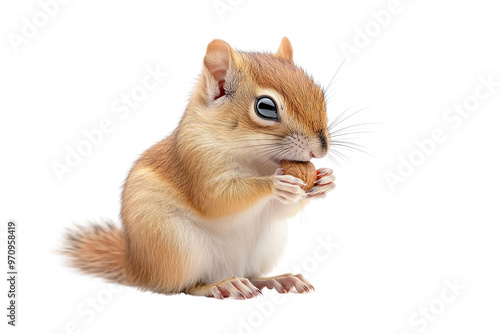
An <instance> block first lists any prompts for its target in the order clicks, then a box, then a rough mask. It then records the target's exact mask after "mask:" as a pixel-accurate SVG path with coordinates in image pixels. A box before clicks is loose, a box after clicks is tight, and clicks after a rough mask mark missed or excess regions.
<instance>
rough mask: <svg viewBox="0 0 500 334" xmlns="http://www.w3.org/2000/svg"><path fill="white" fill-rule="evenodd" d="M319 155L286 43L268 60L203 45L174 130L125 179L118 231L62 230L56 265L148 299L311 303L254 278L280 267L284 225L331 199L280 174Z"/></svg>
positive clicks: (287, 286)
mask: <svg viewBox="0 0 500 334" xmlns="http://www.w3.org/2000/svg"><path fill="white" fill-rule="evenodd" d="M329 148H330V134H329V131H328V126H327V115H326V104H325V96H324V91H323V90H322V88H321V87H320V86H319V85H317V84H316V83H315V82H314V81H313V79H312V78H311V77H310V76H309V75H308V74H306V72H305V71H304V70H302V69H301V68H300V67H298V66H296V65H295V64H294V61H293V50H292V45H291V43H290V41H289V40H288V38H286V37H283V39H282V40H281V44H280V46H279V48H278V51H277V52H276V53H257V52H243V51H239V50H237V51H235V50H234V49H233V48H232V47H231V46H230V45H229V44H228V43H226V42H225V41H223V40H220V39H216V40H213V41H212V42H210V43H209V44H208V46H207V51H206V54H205V57H204V61H203V68H202V72H201V75H200V76H199V78H198V81H197V84H196V86H195V88H194V91H193V93H192V95H191V97H190V99H189V102H188V105H187V107H186V110H185V113H184V115H183V117H182V119H181V120H180V122H179V124H178V126H177V128H176V129H175V130H174V131H173V132H172V133H171V135H170V136H168V137H167V138H165V139H164V140H162V141H160V142H158V143H157V144H155V145H154V146H152V147H151V148H149V149H148V150H146V151H145V152H144V153H143V154H142V155H141V156H140V158H139V159H138V160H137V161H136V162H135V164H134V165H133V167H132V169H131V170H130V173H129V175H128V177H127V179H126V182H125V184H124V186H123V193H122V206H121V221H122V226H121V227H119V226H117V225H115V224H113V223H112V222H108V223H107V224H99V223H95V224H91V225H89V226H86V227H83V226H79V227H78V228H75V229H69V230H68V231H67V233H66V235H65V247H64V249H63V253H65V255H66V256H67V257H68V258H69V261H70V265H71V266H73V267H75V268H77V269H80V270H81V271H83V272H85V273H88V274H93V275H95V276H99V277H102V278H105V279H107V280H109V281H112V282H117V283H121V284H124V285H128V286H134V287H138V288H139V289H141V290H149V291H152V292H156V293H163V294H176V293H185V294H190V295H197V296H207V297H214V298H217V299H224V298H236V299H247V298H252V297H256V296H258V295H260V294H262V291H261V290H262V289H263V288H268V289H275V290H276V291H278V292H279V293H287V292H289V291H291V290H295V291H296V292H298V293H304V292H312V291H314V288H313V286H312V285H311V283H310V282H309V281H308V280H306V279H305V278H304V277H303V275H301V274H284V275H280V276H275V277H264V275H265V273H267V272H269V271H270V270H271V269H272V268H273V267H274V266H275V265H276V264H277V262H278V260H279V259H280V258H281V256H282V253H283V249H284V246H285V242H286V234H287V225H286V219H287V218H289V217H292V216H293V215H295V214H296V213H297V212H299V211H300V209H301V208H302V207H303V206H304V205H306V204H307V203H308V202H309V201H310V199H314V198H322V197H324V196H325V194H326V193H327V192H329V191H331V190H332V189H334V187H335V183H334V181H335V177H334V176H333V174H332V170H331V169H329V168H320V169H318V170H317V181H316V182H315V183H314V186H313V187H312V188H311V189H309V190H307V191H304V190H303V189H302V187H303V186H304V185H305V183H304V182H303V181H302V180H301V179H299V178H296V177H293V176H291V175H284V170H283V168H280V165H281V163H282V162H283V161H297V162H304V161H310V160H311V158H318V159H319V158H322V157H325V156H326V154H327V153H328V151H329Z"/></svg>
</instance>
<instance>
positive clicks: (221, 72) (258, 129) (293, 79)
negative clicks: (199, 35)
mask: <svg viewBox="0 0 500 334" xmlns="http://www.w3.org/2000/svg"><path fill="white" fill-rule="evenodd" d="M193 98H194V100H195V101H196V104H201V105H203V108H195V109H198V111H197V112H196V113H197V114H198V115H200V116H202V118H203V121H204V122H207V123H209V124H213V125H217V126H218V127H220V131H218V130H215V131H214V132H215V134H214V135H215V136H217V137H218V138H219V139H220V140H223V141H224V143H225V145H228V146H230V147H231V148H233V149H234V150H235V151H236V152H237V154H241V155H242V156H245V157H246V158H247V159H250V160H252V161H261V162H262V163H263V164H267V163H269V164H273V165H275V164H280V163H281V161H283V160H294V161H308V160H310V159H311V158H322V157H324V156H325V155H326V154H327V152H328V150H329V147H330V138H329V133H328V130H327V116H326V108H325V97H324V93H323V91H322V89H321V88H320V87H319V86H318V85H316V84H315V83H314V81H313V80H312V79H311V78H310V77H309V76H308V75H307V74H306V73H305V72H304V71H303V70H302V69H301V68H299V67H297V66H296V65H295V64H294V63H293V50H292V45H291V44H290V41H289V40H288V38H286V37H283V39H282V41H281V44H280V46H279V48H278V51H277V52H276V53H254V52H241V51H235V50H233V48H232V47H231V46H230V45H229V44H228V43H226V42H224V41H222V40H214V41H212V42H211V43H210V44H208V47H207V52H206V55H205V59H204V68H203V73H202V77H201V80H200V85H199V86H198V89H197V92H196V93H195V94H194V96H193Z"/></svg>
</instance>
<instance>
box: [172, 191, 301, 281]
mask: <svg viewBox="0 0 500 334" xmlns="http://www.w3.org/2000/svg"><path fill="white" fill-rule="evenodd" d="M296 205H299V206H300V205H301V204H300V203H296V204H293V205H283V204H281V203H280V202H278V201H276V200H275V199H266V200H263V201H261V202H259V203H257V204H256V205H254V206H252V207H251V208H250V209H248V210H246V211H244V212H241V213H238V214H234V215H232V216H228V217H224V218H220V219H215V220H210V221H203V222H201V221H190V222H188V224H186V222H184V223H183V224H182V225H179V226H178V232H179V233H180V234H181V235H182V239H184V240H185V241H186V243H185V244H187V245H188V247H189V248H188V252H189V254H190V261H189V264H188V268H189V270H188V273H187V276H188V277H186V281H188V282H192V283H205V284H207V283H216V282H219V281H221V280H223V279H225V278H228V277H231V276H238V277H247V278H249V277H259V276H262V275H264V274H265V273H266V272H268V271H270V270H271V269H272V268H273V267H274V266H275V265H276V264H277V262H278V261H279V259H280V258H281V256H282V254H283V250H284V247H285V244H286V236H287V225H286V217H288V216H290V212H293V210H296V208H297V207H295V206H296ZM291 210H292V211H291Z"/></svg>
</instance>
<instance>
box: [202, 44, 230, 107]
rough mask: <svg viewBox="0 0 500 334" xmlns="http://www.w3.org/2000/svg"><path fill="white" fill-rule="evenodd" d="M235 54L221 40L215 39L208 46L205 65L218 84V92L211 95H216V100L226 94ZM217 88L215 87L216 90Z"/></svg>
mask: <svg viewBox="0 0 500 334" xmlns="http://www.w3.org/2000/svg"><path fill="white" fill-rule="evenodd" d="M234 54H235V53H234V50H233V48H231V46H230V45H229V44H227V43H226V42H224V41H223V40H221V39H214V40H213V41H212V42H210V44H208V46H207V53H206V54H205V59H204V64H205V67H206V69H207V70H208V72H209V73H210V75H211V76H212V78H213V79H215V81H216V82H217V88H218V92H217V91H216V92H214V94H211V95H214V96H213V98H214V99H218V98H219V97H221V96H223V95H224V94H225V92H224V82H226V76H227V74H228V71H229V68H230V67H231V64H232V63H233V59H234ZM217 88H215V87H214V89H215V90H217Z"/></svg>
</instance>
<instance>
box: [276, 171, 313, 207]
mask: <svg viewBox="0 0 500 334" xmlns="http://www.w3.org/2000/svg"><path fill="white" fill-rule="evenodd" d="M283 172H284V170H283V168H278V169H277V170H276V174H274V196H275V197H276V198H277V199H278V200H279V201H280V202H282V203H284V204H291V203H295V202H298V201H300V200H301V199H304V198H306V197H307V195H306V192H305V191H304V190H302V188H300V186H305V185H306V183H305V182H304V181H302V180H301V179H299V178H296V177H294V176H291V175H283Z"/></svg>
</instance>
